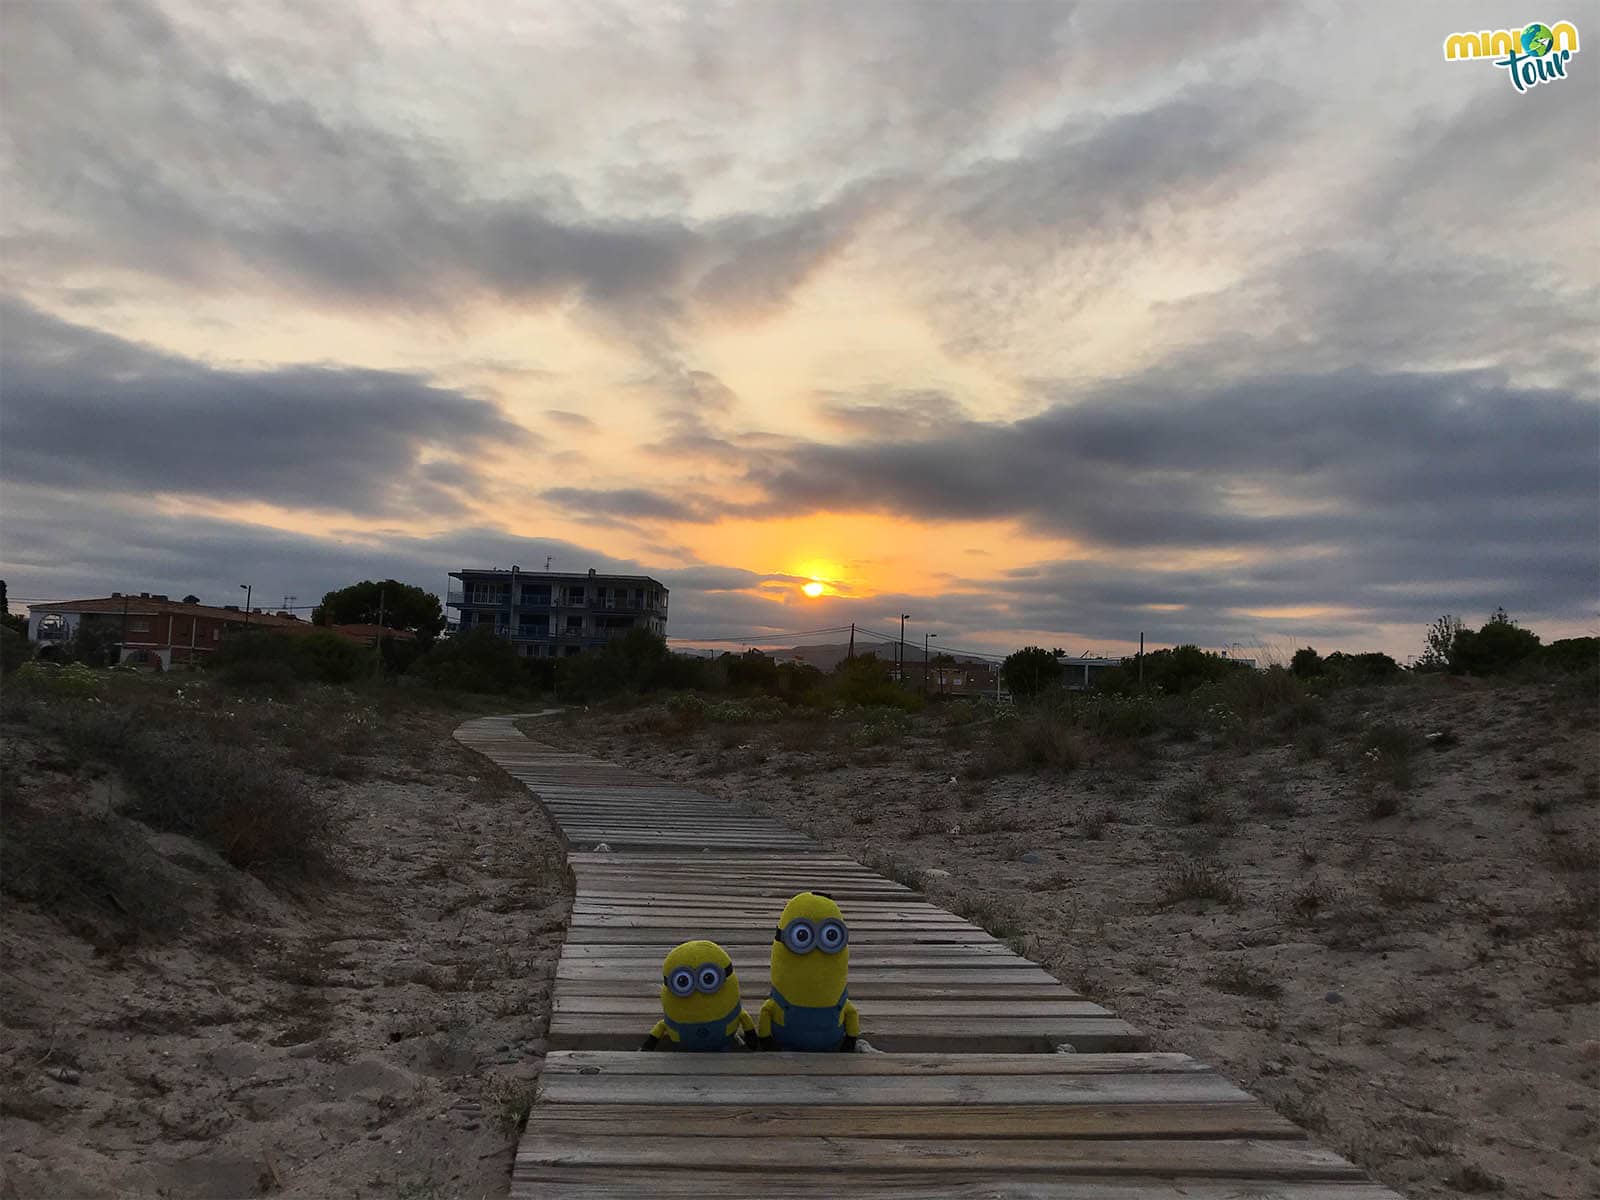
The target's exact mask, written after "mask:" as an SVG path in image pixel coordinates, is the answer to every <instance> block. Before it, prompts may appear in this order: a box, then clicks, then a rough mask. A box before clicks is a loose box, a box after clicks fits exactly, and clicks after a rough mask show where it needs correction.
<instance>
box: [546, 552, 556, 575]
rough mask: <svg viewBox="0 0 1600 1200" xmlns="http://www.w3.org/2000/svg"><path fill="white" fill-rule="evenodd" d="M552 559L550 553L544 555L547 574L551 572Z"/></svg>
mask: <svg viewBox="0 0 1600 1200" xmlns="http://www.w3.org/2000/svg"><path fill="white" fill-rule="evenodd" d="M552 561H554V560H553V559H552V558H551V557H550V555H548V554H546V555H545V556H544V569H545V573H546V574H549V572H550V564H551V562H552Z"/></svg>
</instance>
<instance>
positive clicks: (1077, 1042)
mask: <svg viewBox="0 0 1600 1200" xmlns="http://www.w3.org/2000/svg"><path fill="white" fill-rule="evenodd" d="M645 1032H646V1027H641V1026H640V1024H639V1023H638V1022H637V1021H636V1020H633V1019H631V1018H629V1017H626V1016H604V1015H598V1016H597V1015H595V1014H592V1013H586V1014H584V1015H582V1016H580V1017H567V1016H564V1015H561V1014H557V1015H556V1016H554V1017H553V1018H552V1020H551V1023H550V1031H549V1041H550V1044H551V1045H552V1046H555V1047H557V1048H559V1049H563V1050H632V1049H635V1048H636V1047H637V1046H638V1045H639V1042H640V1040H641V1039H642V1038H643V1037H644V1035H645ZM861 1032H862V1036H863V1037H865V1038H866V1039H867V1041H868V1042H870V1043H871V1044H872V1045H873V1046H875V1047H876V1048H877V1049H879V1050H883V1051H886V1052H889V1053H893V1054H919V1053H952V1052H958V1051H959V1052H963V1053H985V1054H1046V1053H1049V1052H1050V1051H1052V1050H1054V1049H1055V1048H1056V1047H1057V1046H1059V1045H1069V1046H1071V1047H1072V1048H1073V1049H1075V1050H1077V1051H1078V1052H1079V1053H1080V1054H1101V1053H1105V1052H1106V1051H1110V1050H1142V1049H1143V1048H1144V1045H1145V1041H1146V1039H1145V1036H1144V1034H1142V1033H1140V1032H1139V1031H1138V1030H1137V1029H1135V1028H1134V1027H1133V1026H1132V1025H1129V1024H1128V1023H1127V1022H1126V1021H1119V1020H1116V1019H1115V1018H1104V1017H1083V1018H1081V1019H1077V1020H1066V1019H1060V1020H1054V1019H1050V1018H1039V1017H1035V1018H1027V1019H1024V1020H1020V1021H1016V1020H1004V1021H1000V1020H997V1021H993V1022H988V1023H985V1024H983V1025H979V1026H977V1027H975V1028H966V1029H962V1028H956V1027H954V1026H952V1025H951V1024H950V1023H949V1022H948V1021H931V1020H927V1019H926V1018H920V1017H898V1018H892V1019H886V1020H882V1021H876V1020H874V1021H871V1022H869V1023H868V1024H865V1025H863V1026H862V1031H861Z"/></svg>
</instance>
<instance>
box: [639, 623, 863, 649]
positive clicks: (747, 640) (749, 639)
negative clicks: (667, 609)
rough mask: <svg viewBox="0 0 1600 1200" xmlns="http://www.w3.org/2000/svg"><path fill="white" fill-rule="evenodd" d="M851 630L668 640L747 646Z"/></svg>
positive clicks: (777, 631) (836, 629)
mask: <svg viewBox="0 0 1600 1200" xmlns="http://www.w3.org/2000/svg"><path fill="white" fill-rule="evenodd" d="M849 630H850V626H848V625H835V626H834V627H833V628H831V629H802V630H799V631H797V632H793V633H790V632H785V631H784V630H781V629H780V630H776V631H769V632H761V633H751V634H741V635H739V636H737V637H699V636H696V635H693V634H690V635H680V636H677V637H669V638H668V639H667V640H668V641H670V642H740V643H743V644H745V645H750V644H751V643H754V642H775V641H785V640H787V639H789V638H802V637H821V636H824V635H826V634H831V633H848V632H849Z"/></svg>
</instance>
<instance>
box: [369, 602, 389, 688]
mask: <svg viewBox="0 0 1600 1200" xmlns="http://www.w3.org/2000/svg"><path fill="white" fill-rule="evenodd" d="M388 601H389V589H388V588H379V589H378V636H377V637H375V638H373V639H372V650H373V655H374V657H375V658H376V659H377V663H378V674H379V675H382V674H383V619H384V617H385V616H386V615H387V613H386V610H387V607H388Z"/></svg>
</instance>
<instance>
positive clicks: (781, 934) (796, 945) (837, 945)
mask: <svg viewBox="0 0 1600 1200" xmlns="http://www.w3.org/2000/svg"><path fill="white" fill-rule="evenodd" d="M772 940H773V941H775V942H782V943H783V944H784V947H785V948H786V949H787V950H789V951H790V952H792V953H794V954H810V953H811V952H812V951H813V950H821V951H822V952H823V953H824V954H837V953H839V951H841V950H843V949H844V948H845V947H846V946H847V945H849V944H850V930H849V929H847V928H846V927H845V923H844V922H843V921H841V920H839V919H838V918H837V917H829V918H828V919H827V920H825V921H823V922H821V923H820V924H817V923H814V922H812V921H810V920H808V919H807V918H805V917H796V918H795V919H794V920H792V921H790V922H789V923H788V924H787V925H782V926H779V927H778V928H777V929H775V930H773V933H772Z"/></svg>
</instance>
